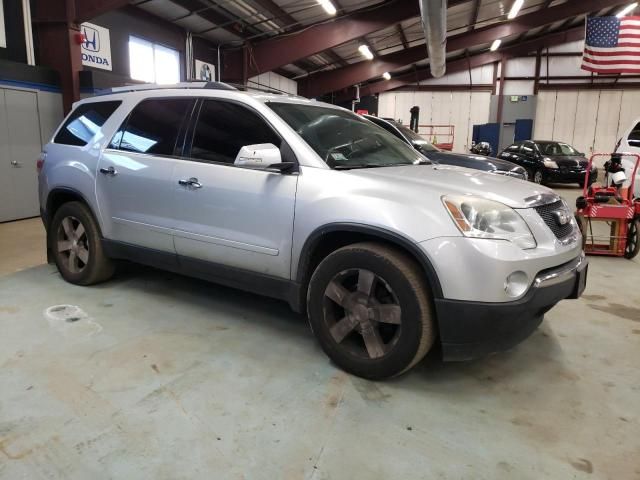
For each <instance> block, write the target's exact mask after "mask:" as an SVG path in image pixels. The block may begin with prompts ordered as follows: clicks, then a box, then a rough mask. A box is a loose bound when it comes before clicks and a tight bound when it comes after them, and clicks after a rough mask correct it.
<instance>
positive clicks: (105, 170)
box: [100, 167, 118, 176]
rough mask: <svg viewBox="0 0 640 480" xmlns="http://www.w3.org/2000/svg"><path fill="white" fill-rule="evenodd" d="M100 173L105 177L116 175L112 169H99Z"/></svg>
mask: <svg viewBox="0 0 640 480" xmlns="http://www.w3.org/2000/svg"><path fill="white" fill-rule="evenodd" d="M100 173H104V174H105V175H111V176H115V175H117V174H118V172H117V171H116V169H115V168H113V167H108V168H101V169H100Z"/></svg>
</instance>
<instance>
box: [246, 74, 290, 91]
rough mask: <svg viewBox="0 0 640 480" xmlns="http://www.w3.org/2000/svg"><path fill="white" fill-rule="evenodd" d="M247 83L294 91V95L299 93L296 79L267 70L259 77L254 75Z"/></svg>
mask: <svg viewBox="0 0 640 480" xmlns="http://www.w3.org/2000/svg"><path fill="white" fill-rule="evenodd" d="M247 83H248V84H249V85H252V84H253V85H255V86H257V87H269V88H275V89H276V90H279V91H281V92H285V93H292V94H293V95H297V94H298V83H297V82H296V81H295V80H291V79H289V78H287V77H283V76H282V75H278V74H277V73H274V72H266V73H262V74H260V75H258V76H257V77H252V78H250V79H249V80H248V82H247Z"/></svg>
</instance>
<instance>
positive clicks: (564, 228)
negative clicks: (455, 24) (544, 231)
mask: <svg viewBox="0 0 640 480" xmlns="http://www.w3.org/2000/svg"><path fill="white" fill-rule="evenodd" d="M535 208H536V212H538V215H540V216H541V217H542V219H543V220H544V223H546V224H547V226H548V227H549V228H550V229H551V231H552V232H553V234H554V235H555V236H556V238H558V239H560V240H562V239H564V238H566V237H568V236H569V235H571V233H572V232H573V225H572V222H569V223H566V224H564V225H558V222H556V219H555V217H554V216H553V212H555V211H556V210H564V211H565V212H567V213H568V214H570V212H569V211H568V210H567V208H566V207H565V206H564V203H562V201H561V200H558V201H556V202H553V203H548V204H546V205H540V206H539V207H535Z"/></svg>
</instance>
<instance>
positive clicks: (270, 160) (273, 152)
mask: <svg viewBox="0 0 640 480" xmlns="http://www.w3.org/2000/svg"><path fill="white" fill-rule="evenodd" d="M281 162H282V156H281V155H280V149H279V148H278V147H276V146H275V145H274V144H273V143H258V144H256V145H245V146H244V147H242V148H241V149H240V151H239V152H238V155H236V159H235V161H234V162H233V164H234V165H236V166H238V167H245V168H255V169H258V170H266V169H267V168H269V167H270V166H271V165H274V164H277V163H281Z"/></svg>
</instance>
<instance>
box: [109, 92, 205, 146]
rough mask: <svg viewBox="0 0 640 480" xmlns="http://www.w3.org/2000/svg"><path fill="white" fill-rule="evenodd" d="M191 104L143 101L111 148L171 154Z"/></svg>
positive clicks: (185, 100)
mask: <svg viewBox="0 0 640 480" xmlns="http://www.w3.org/2000/svg"><path fill="white" fill-rule="evenodd" d="M192 105H193V99H190V98H163V99H153V100H144V101H143V102H141V103H139V104H138V105H137V106H136V107H135V108H134V109H133V111H132V112H131V114H130V115H129V118H128V120H126V121H125V122H124V124H123V125H122V126H121V127H120V129H119V130H118V132H117V133H116V134H115V136H114V137H113V140H112V141H111V145H110V146H111V148H117V149H120V150H126V151H128V152H138V153H149V154H153V155H174V154H175V153H176V143H177V140H178V134H179V132H180V127H181V125H182V122H183V121H184V119H185V117H186V116H187V113H188V112H190V109H191V107H192Z"/></svg>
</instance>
